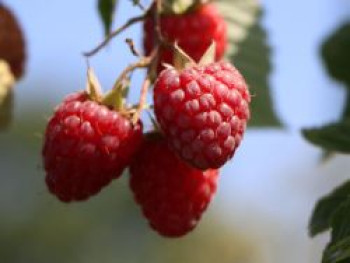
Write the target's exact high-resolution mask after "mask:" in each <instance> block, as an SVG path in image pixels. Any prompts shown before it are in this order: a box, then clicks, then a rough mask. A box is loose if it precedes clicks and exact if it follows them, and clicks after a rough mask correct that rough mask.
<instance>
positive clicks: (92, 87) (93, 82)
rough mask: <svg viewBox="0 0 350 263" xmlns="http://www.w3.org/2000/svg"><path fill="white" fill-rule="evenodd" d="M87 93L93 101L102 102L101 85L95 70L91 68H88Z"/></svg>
mask: <svg viewBox="0 0 350 263" xmlns="http://www.w3.org/2000/svg"><path fill="white" fill-rule="evenodd" d="M86 93H87V94H88V95H89V98H90V99H91V100H93V101H97V102H100V101H101V99H102V89H101V85H100V83H99V81H98V79H97V77H96V75H95V73H94V71H93V69H92V68H90V67H88V70H87V83H86Z"/></svg>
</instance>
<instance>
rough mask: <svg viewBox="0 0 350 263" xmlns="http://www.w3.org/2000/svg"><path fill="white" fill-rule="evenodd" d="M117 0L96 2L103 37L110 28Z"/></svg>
mask: <svg viewBox="0 0 350 263" xmlns="http://www.w3.org/2000/svg"><path fill="white" fill-rule="evenodd" d="M117 3H118V0H98V10H99V13H100V16H101V19H102V22H103V26H104V30H105V35H106V36H107V35H109V33H110V32H111V28H112V23H113V18H114V11H115V8H116V5H117Z"/></svg>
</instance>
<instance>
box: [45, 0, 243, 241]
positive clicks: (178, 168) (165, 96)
mask: <svg viewBox="0 0 350 263" xmlns="http://www.w3.org/2000/svg"><path fill="white" fill-rule="evenodd" d="M176 1H177V0H174V1H172V2H176ZM203 2H204V3H203ZM160 3H162V1H160V0H155V1H153V3H152V5H151V6H150V8H149V10H148V11H146V12H145V15H144V17H143V19H144V20H145V22H144V48H145V53H146V56H140V55H139V53H138V52H137V50H136V49H135V47H134V46H133V44H132V42H130V41H128V43H129V45H130V48H131V50H132V52H133V53H134V55H138V56H140V60H139V61H138V62H137V63H135V64H132V65H130V66H128V67H127V68H126V69H125V70H124V71H123V72H122V74H121V75H120V77H119V78H118V80H117V81H116V85H115V88H114V89H112V91H110V92H109V93H108V94H107V95H103V94H102V92H101V91H100V87H99V85H98V83H97V80H96V77H95V76H94V75H93V74H92V73H91V71H89V74H88V85H87V86H88V88H87V90H86V91H83V92H77V93H75V94H73V95H70V96H68V97H67V98H66V99H65V100H64V101H63V102H62V103H61V104H60V105H59V106H58V107H57V109H56V111H55V113H54V115H53V116H52V117H51V119H50V121H49V123H48V126H47V129H46V134H45V140H44V146H43V151H42V154H43V159H44V166H45V170H46V183H47V186H48V188H49V190H50V191H51V193H53V194H54V195H56V196H57V197H58V198H59V199H60V200H61V201H63V202H71V201H81V200H85V199H87V198H89V197H90V196H92V195H94V194H96V193H97V192H99V191H100V190H101V189H102V188H103V187H104V186H106V185H107V184H108V183H109V182H110V181H111V180H112V179H114V178H118V177H120V176H121V174H122V172H123V170H124V169H125V168H127V167H129V170H130V188H131V190H132V192H133V194H134V198H135V201H136V202H137V203H138V204H139V205H140V206H141V208H142V211H143V214H144V216H145V217H146V218H147V219H148V221H149V224H150V226H151V227H152V228H153V229H154V230H156V231H157V232H158V233H159V234H161V235H163V236H167V237H179V236H183V235H185V234H186V233H188V232H189V231H191V230H192V229H194V227H195V226H196V225H197V223H198V222H199V220H200V218H201V216H202V214H203V212H204V211H205V210H206V208H207V207H208V205H209V203H210V201H211V199H212V197H213V195H214V193H215V192H216V188H217V181H218V177H219V168H220V167H222V166H223V165H224V164H225V163H226V162H227V161H228V160H229V159H231V158H232V157H233V155H234V153H235V151H236V149H237V147H238V146H239V145H240V143H241V141H242V138H243V135H244V131H245V129H246V124H247V121H248V119H249V117H250V112H249V103H250V94H249V90H248V87H247V84H246V82H245V80H244V78H243V77H242V75H241V74H240V73H239V71H238V70H237V69H236V68H235V67H234V66H233V65H231V64H230V63H228V62H223V61H220V58H221V57H222V56H223V54H224V51H225V48H226V30H227V28H226V27H227V26H226V24H225V22H224V20H223V19H222V18H221V16H220V15H219V13H218V12H217V11H216V9H215V7H214V6H213V5H212V4H206V3H205V1H203V0H193V5H190V6H189V7H188V9H186V10H185V11H183V12H182V13H171V12H170V13H169V10H168V9H166V12H165V11H164V9H161V7H162V6H161V5H160ZM170 11H171V9H170ZM137 20H138V19H134V20H132V21H137ZM125 28H127V26H124V27H122V29H125ZM156 28H159V29H160V30H156ZM118 30H119V29H118ZM121 31H122V30H119V31H116V32H117V33H119V32H121ZM117 33H115V35H116V34H117ZM112 35H113V34H112ZM109 40H110V37H109V38H107V39H106V40H105V41H104V42H103V43H102V44H101V45H100V46H98V47H97V48H96V49H94V50H93V51H91V52H89V53H87V56H90V55H93V54H95V53H96V52H97V51H99V50H100V49H101V48H102V47H104V46H105V45H106V43H108V41H109ZM169 46H170V47H171V49H168V47H169ZM164 63H166V64H164ZM163 65H165V68H164V69H163ZM137 68H147V69H148V74H147V77H146V79H145V81H144V83H143V85H142V88H141V95H140V102H139V104H138V105H136V106H134V107H130V106H128V105H127V104H126V103H125V94H126V93H127V92H125V91H126V89H127V88H128V87H129V83H130V79H129V78H130V75H131V73H132V72H133V71H134V70H135V69H137ZM152 83H153V84H154V92H153V100H154V113H155V119H153V118H152V120H153V121H154V124H155V125H154V127H153V130H152V131H151V132H148V133H146V134H144V135H143V134H142V122H141V120H140V114H141V112H142V111H143V110H144V109H145V108H147V105H146V104H145V103H146V95H147V92H148V89H149V87H150V86H151V84H152Z"/></svg>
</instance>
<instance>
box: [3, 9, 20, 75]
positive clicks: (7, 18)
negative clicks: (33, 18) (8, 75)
mask: <svg viewBox="0 0 350 263" xmlns="http://www.w3.org/2000/svg"><path fill="white" fill-rule="evenodd" d="M0 59H3V60H5V61H7V62H8V63H9V65H10V67H11V71H12V73H13V74H14V75H15V77H16V79H20V78H21V77H22V75H23V74H24V64H25V60H26V50H25V40H24V36H23V32H22V29H21V27H20V25H19V23H18V22H17V19H16V17H15V16H14V15H13V13H12V12H11V11H10V10H9V9H8V8H7V7H5V6H4V5H3V4H1V3H0Z"/></svg>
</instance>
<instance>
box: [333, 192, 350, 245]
mask: <svg viewBox="0 0 350 263" xmlns="http://www.w3.org/2000/svg"><path fill="white" fill-rule="evenodd" d="M331 226H332V243H335V242H338V241H339V240H341V239H343V238H346V237H349V236H350V198H349V196H348V197H347V198H346V199H345V200H343V202H341V204H340V206H339V208H338V209H337V210H336V211H335V213H334V215H333V217H332V220H331Z"/></svg>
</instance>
